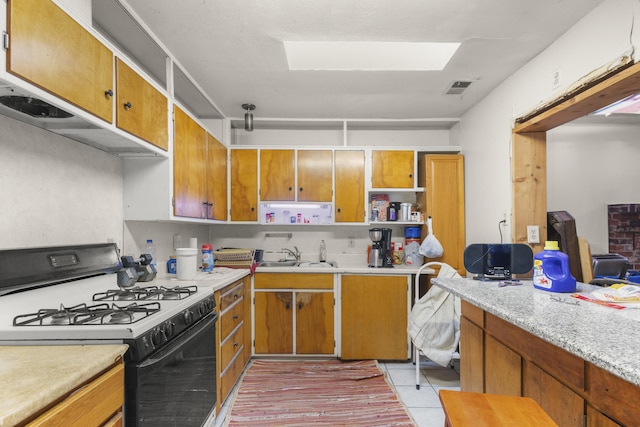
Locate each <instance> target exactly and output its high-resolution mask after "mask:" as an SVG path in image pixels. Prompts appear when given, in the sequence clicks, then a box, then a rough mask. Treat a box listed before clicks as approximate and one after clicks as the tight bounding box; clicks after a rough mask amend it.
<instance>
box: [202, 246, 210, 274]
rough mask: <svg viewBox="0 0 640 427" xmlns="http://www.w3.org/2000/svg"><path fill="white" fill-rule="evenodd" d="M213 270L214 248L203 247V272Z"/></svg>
mask: <svg viewBox="0 0 640 427" xmlns="http://www.w3.org/2000/svg"><path fill="white" fill-rule="evenodd" d="M212 270H213V246H211V245H209V244H206V245H202V271H212Z"/></svg>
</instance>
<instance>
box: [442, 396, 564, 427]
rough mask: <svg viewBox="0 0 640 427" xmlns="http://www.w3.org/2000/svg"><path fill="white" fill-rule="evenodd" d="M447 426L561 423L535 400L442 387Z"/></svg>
mask: <svg viewBox="0 0 640 427" xmlns="http://www.w3.org/2000/svg"><path fill="white" fill-rule="evenodd" d="M439 396H440V402H441V403H442V409H443V410H444V415H445V421H444V425H445V427H500V426H505V427H513V426H518V427H547V426H548V427H558V424H556V423H555V422H554V421H553V420H552V419H551V417H549V415H547V413H546V412H544V411H543V410H542V408H541V407H540V406H539V405H538V404H537V403H536V401H535V400H533V399H531V398H529V397H515V396H501V395H496V394H484V393H470V392H464V391H453V390H440V393H439Z"/></svg>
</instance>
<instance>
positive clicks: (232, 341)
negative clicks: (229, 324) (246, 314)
mask: <svg viewBox="0 0 640 427" xmlns="http://www.w3.org/2000/svg"><path fill="white" fill-rule="evenodd" d="M243 342H244V327H243V326H242V325H241V326H240V327H239V328H238V329H237V330H236V331H235V332H234V333H233V334H231V335H230V336H229V338H228V339H227V340H226V341H225V342H224V344H222V346H221V348H220V363H221V364H222V368H221V369H222V371H223V372H224V370H225V369H227V365H229V362H231V361H232V360H233V357H234V356H235V355H236V353H238V352H239V351H240V350H242V343H243Z"/></svg>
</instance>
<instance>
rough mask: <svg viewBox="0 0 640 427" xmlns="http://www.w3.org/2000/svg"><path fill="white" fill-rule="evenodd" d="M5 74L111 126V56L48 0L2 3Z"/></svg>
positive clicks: (17, 0) (111, 54) (93, 38)
mask: <svg viewBox="0 0 640 427" xmlns="http://www.w3.org/2000/svg"><path fill="white" fill-rule="evenodd" d="M8 18H9V19H8V30H9V40H10V46H9V49H8V55H7V71H9V72H10V73H12V74H15V75H17V76H19V77H20V78H23V79H25V80H27V81H29V82H30V83H32V84H34V85H36V86H38V87H40V88H42V89H44V90H46V91H48V92H51V93H52V94H54V95H56V96H58V97H60V98H62V99H64V100H66V101H68V102H70V103H72V104H74V105H76V106H78V107H80V108H82V109H83V110H86V111H88V112H89V113H92V114H94V115H95V116H97V117H99V118H101V119H103V120H105V121H107V122H109V123H112V122H113V99H112V95H113V52H111V50H109V49H108V48H107V47H106V46H104V45H103V44H102V43H100V41H99V40H98V39H96V38H95V37H94V36H93V35H91V34H90V33H89V32H88V31H87V30H86V29H84V28H83V27H82V26H81V25H80V24H79V23H78V22H76V21H75V20H74V19H73V18H71V17H70V16H69V15H67V14H66V13H65V12H64V11H63V10H62V9H61V8H60V7H58V6H57V5H56V4H55V3H53V2H52V1H50V0H37V1H36V0H11V1H10V2H9V3H8Z"/></svg>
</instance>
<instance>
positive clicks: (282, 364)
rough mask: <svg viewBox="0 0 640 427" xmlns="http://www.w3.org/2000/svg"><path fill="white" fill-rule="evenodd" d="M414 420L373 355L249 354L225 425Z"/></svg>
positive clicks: (380, 423)
mask: <svg viewBox="0 0 640 427" xmlns="http://www.w3.org/2000/svg"><path fill="white" fill-rule="evenodd" d="M308 425H313V426H350V427H352V426H353V427H356V426H366V427H374V426H380V427H382V426H415V425H416V424H415V423H414V422H413V420H412V418H411V416H410V415H409V413H408V412H407V410H406V408H405V407H404V405H403V404H402V403H401V402H400V400H398V397H397V396H396V394H395V391H394V390H393V388H392V387H391V385H390V384H389V383H388V382H387V379H386V377H385V374H384V373H383V372H382V371H381V370H380V367H379V366H378V363H377V362H376V361H375V360H365V361H355V362H342V361H339V360H322V361H293V360H286V361H282V360H254V361H252V363H251V365H250V366H249V368H248V369H247V371H246V373H245V374H244V377H243V378H242V382H241V383H240V386H239V387H238V390H237V391H236V394H235V401H234V402H233V405H232V406H231V409H230V410H229V413H228V415H227V418H226V420H225V426H229V427H237V426H243V427H244V426H256V427H260V426H269V427H272V426H308Z"/></svg>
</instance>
